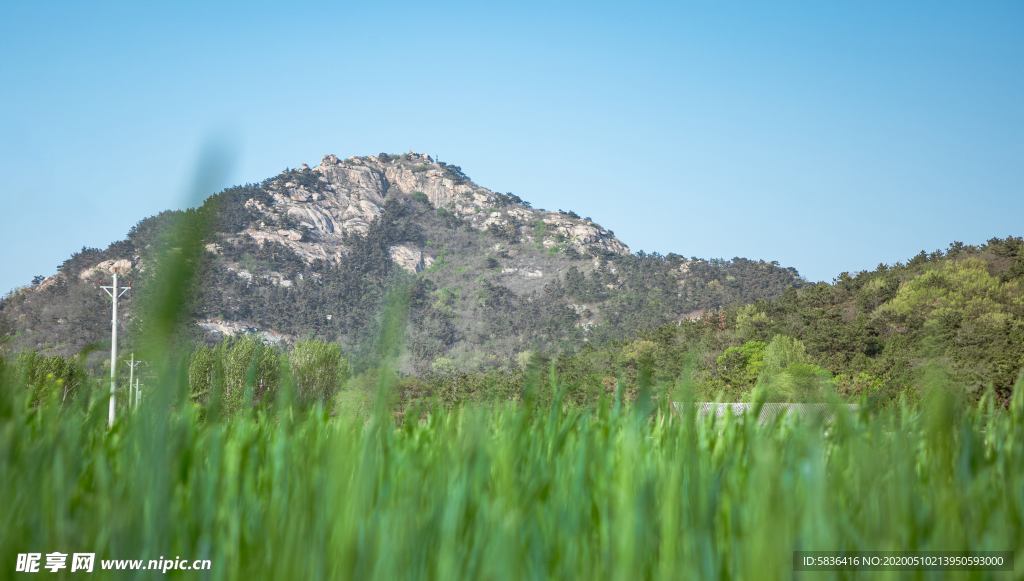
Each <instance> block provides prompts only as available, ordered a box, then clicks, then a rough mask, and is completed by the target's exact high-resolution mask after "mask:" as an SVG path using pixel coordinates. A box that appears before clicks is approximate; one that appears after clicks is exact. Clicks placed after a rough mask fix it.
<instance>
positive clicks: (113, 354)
mask: <svg viewBox="0 0 1024 581" xmlns="http://www.w3.org/2000/svg"><path fill="white" fill-rule="evenodd" d="M100 288H101V289H103V291H104V292H106V293H107V295H109V296H110V298H112V299H113V300H114V310H113V313H112V314H111V316H110V324H111V330H110V413H109V415H108V418H107V427H108V428H111V427H113V426H114V407H115V399H114V395H115V394H116V392H117V375H116V373H117V299H119V298H120V297H121V295H123V294H124V293H126V292H128V291H130V290H131V288H132V283H131V281H129V282H128V286H122V287H118V286H117V268H115V269H114V282H113V285H112V286H103V281H102V280H101V281H100ZM118 291H120V292H118Z"/></svg>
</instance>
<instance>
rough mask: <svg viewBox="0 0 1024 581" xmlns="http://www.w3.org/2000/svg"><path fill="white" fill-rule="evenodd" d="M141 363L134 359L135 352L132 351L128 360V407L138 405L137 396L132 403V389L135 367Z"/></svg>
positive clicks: (133, 387) (133, 386)
mask: <svg viewBox="0 0 1024 581" xmlns="http://www.w3.org/2000/svg"><path fill="white" fill-rule="evenodd" d="M140 363H142V362H141V361H136V360H135V353H132V360H131V361H129V362H128V367H129V368H130V370H129V371H128V407H135V406H138V405H139V398H138V397H136V398H135V405H134V406H133V405H132V390H133V389H135V368H136V367H138V366H139V364H140Z"/></svg>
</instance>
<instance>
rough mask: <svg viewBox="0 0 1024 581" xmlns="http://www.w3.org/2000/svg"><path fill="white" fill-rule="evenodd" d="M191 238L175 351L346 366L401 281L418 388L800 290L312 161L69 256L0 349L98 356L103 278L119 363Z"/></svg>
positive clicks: (407, 180) (450, 193)
mask: <svg viewBox="0 0 1024 581" xmlns="http://www.w3.org/2000/svg"><path fill="white" fill-rule="evenodd" d="M196 228H203V229H204V230H203V232H200V233H198V235H199V236H201V237H202V238H203V240H204V251H203V252H200V253H198V254H197V255H196V256H195V257H194V258H193V259H194V261H195V264H196V267H197V268H198V271H199V276H198V277H197V279H196V283H195V285H194V287H193V288H192V289H191V292H189V293H188V294H187V295H186V296H185V297H182V300H185V301H186V303H185V305H184V308H185V310H186V312H187V313H188V314H189V320H190V321H191V323H190V325H188V326H187V328H184V329H182V337H183V338H185V339H189V340H191V341H194V342H198V343H204V342H213V341H216V340H219V339H221V338H223V337H225V336H232V335H234V336H239V335H244V334H246V333H251V332H259V333H261V334H262V335H263V336H264V337H266V338H269V339H272V340H274V341H278V342H280V344H281V346H282V348H284V349H287V348H288V345H294V344H295V343H296V342H299V341H301V340H304V339H318V340H323V341H327V342H337V343H339V344H340V346H341V349H342V352H343V353H346V354H349V355H351V356H354V357H356V359H357V360H358V358H359V357H360V356H361V355H362V354H364V353H365V352H366V350H367V349H368V347H369V346H370V345H372V340H373V338H374V337H375V336H376V332H377V320H378V316H379V312H380V308H381V300H382V298H383V296H384V294H385V292H386V291H387V289H388V288H391V287H392V286H393V285H394V284H396V283H399V282H401V283H402V284H405V285H408V287H409V288H410V289H411V304H410V309H409V321H410V323H409V327H408V341H407V345H406V347H407V348H406V351H405V356H404V359H403V363H402V369H403V370H404V371H405V372H406V373H413V374H418V375H424V374H427V373H429V372H431V371H432V370H433V369H434V368H435V367H436V366H437V365H440V366H441V367H442V368H446V369H447V368H448V367H452V368H454V369H458V370H460V371H464V372H477V371H485V370H487V369H499V368H507V367H509V366H510V365H511V366H514V365H515V361H516V358H517V356H519V355H521V354H522V353H524V352H527V351H530V352H545V353H566V354H568V353H574V352H576V351H577V350H578V349H580V348H581V347H582V346H584V345H602V344H604V343H606V342H608V341H611V340H616V339H622V338H625V337H628V336H629V335H630V334H632V333H635V332H638V331H640V330H642V329H650V328H655V327H658V326H660V325H664V324H666V323H672V324H674V323H676V322H678V321H681V320H687V318H693V317H697V316H700V313H702V312H703V311H705V310H708V309H719V308H720V307H722V306H724V305H728V304H732V303H749V302H752V301H755V300H766V299H772V298H776V297H779V296H781V295H782V294H783V292H785V291H786V290H787V289H792V288H796V287H800V286H802V284H803V281H802V280H801V279H800V278H799V276H798V274H797V272H796V270H795V269H792V268H788V269H787V268H782V267H780V266H779V265H778V264H777V263H772V262H764V261H754V260H747V259H742V258H734V259H732V260H701V259H698V258H696V257H691V258H685V257H683V256H682V255H679V254H668V255H667V256H662V255H659V254H647V253H644V252H637V253H635V254H634V253H631V252H630V251H629V249H628V248H627V247H626V246H625V245H624V244H622V243H621V242H620V241H618V240H617V239H616V238H615V236H614V232H613V231H611V230H608V229H605V228H604V227H602V226H600V225H598V224H596V223H594V222H593V221H592V220H590V219H589V218H582V217H580V215H579V214H577V213H576V212H572V211H563V210H559V211H557V212H548V211H545V210H540V209H535V208H532V207H531V204H529V203H528V202H525V201H524V200H522V199H521V198H520V197H519V196H516V195H514V194H511V193H498V192H493V191H491V190H487V189H486V188H482V187H480V186H477V185H476V184H474V183H473V182H472V181H470V179H469V177H468V176H467V175H466V174H465V172H463V171H462V169H461V168H459V167H457V166H451V165H447V164H443V163H437V162H434V161H433V160H431V159H430V158H429V157H427V156H423V155H420V154H412V153H410V154H405V155H387V154H380V155H378V156H370V157H365V158H350V159H348V160H340V161H339V160H338V159H337V158H336V157H334V156H324V160H323V162H322V163H321V165H320V166H317V167H316V168H309V167H306V166H302V167H300V168H298V169H288V170H286V171H284V172H282V173H281V174H280V175H278V176H275V177H272V178H270V179H268V180H265V181H264V182H262V183H259V184H248V185H245V186H239V187H233V188H229V189H226V190H224V191H223V192H220V193H218V194H216V195H214V196H211V197H210V198H209V199H207V200H206V202H205V203H204V204H203V205H202V206H201V207H199V208H196V209H190V210H188V211H184V212H182V211H168V212H164V213H162V214H160V215H158V216H154V217H151V218H147V219H145V220H142V221H141V222H139V223H138V225H136V226H135V227H134V228H132V230H131V231H130V232H129V233H128V236H127V237H126V239H124V240H120V241H117V242H115V243H113V244H111V245H110V246H109V247H108V248H106V249H105V250H99V249H90V248H83V249H82V250H81V251H79V252H77V253H75V254H74V255H73V256H72V257H71V258H69V259H68V260H67V261H65V262H64V263H63V264H62V265H60V266H59V268H58V273H57V274H56V275H53V276H49V277H44V276H40V277H37V279H36V280H35V281H34V282H33V285H32V286H27V287H24V288H21V289H17V290H16V291H14V292H12V293H11V294H9V295H8V296H6V297H5V298H4V299H2V301H0V334H2V335H3V336H4V339H3V341H2V347H3V349H4V350H5V351H7V352H8V353H14V352H18V351H21V350H23V349H33V350H35V351H36V352H38V353H40V354H47V355H49V354H60V355H72V354H75V353H78V352H80V351H81V350H82V349H85V348H87V347H88V346H90V345H95V344H101V343H102V342H103V341H105V340H106V339H107V337H108V336H109V303H108V300H107V298H106V296H105V295H104V294H103V292H102V291H101V290H99V288H98V287H99V283H100V281H101V280H104V279H106V280H109V279H110V276H111V274H112V272H113V270H114V269H115V268H118V269H119V272H120V273H121V274H122V276H123V277H124V278H127V279H129V280H131V281H132V285H133V290H132V291H131V292H130V293H129V294H128V295H126V297H125V298H124V300H123V302H122V306H121V310H122V315H123V316H122V320H123V321H125V322H126V323H127V324H126V325H124V328H125V329H126V331H125V333H126V334H125V336H124V337H123V338H122V340H121V341H122V345H124V346H125V348H126V349H131V348H133V347H134V345H135V341H136V338H137V337H138V336H139V331H140V329H138V324H139V321H140V318H139V317H137V316H136V314H137V312H136V311H138V309H139V308H142V305H145V304H146V302H147V301H148V300H151V298H152V296H153V293H154V292H155V291H154V289H152V288H150V286H149V284H148V283H149V281H151V280H152V278H153V276H154V274H155V272H156V271H157V270H158V269H159V268H160V265H159V258H158V257H160V256H161V255H162V253H165V252H167V251H168V250H170V251H172V252H173V251H176V250H177V249H179V248H180V246H181V243H180V242H179V241H180V240H183V239H187V238H189V236H192V235H193V234H195V232H193V230H194V229H196Z"/></svg>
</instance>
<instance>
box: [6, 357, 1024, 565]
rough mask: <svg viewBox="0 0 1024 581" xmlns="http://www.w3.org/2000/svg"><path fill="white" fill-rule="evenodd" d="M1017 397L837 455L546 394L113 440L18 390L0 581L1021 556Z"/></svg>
mask: <svg viewBox="0 0 1024 581" xmlns="http://www.w3.org/2000/svg"><path fill="white" fill-rule="evenodd" d="M383 376H384V375H382V377H383ZM8 377H10V376H9V375H8ZM381 385H382V389H387V385H386V381H382V384H381ZM1021 388H1022V386H1021V385H1020V384H1018V389H1017V392H1016V395H1015V399H1014V402H1013V404H1012V406H1011V409H1010V410H1009V411H1006V410H1000V409H998V408H995V409H993V408H992V407H991V406H989V405H988V402H985V403H983V405H982V406H980V407H978V408H976V409H973V410H971V409H956V408H954V407H953V404H951V403H949V401H947V400H945V399H943V398H941V397H934V398H932V401H931V402H930V403H929V404H928V405H927V406H926V407H924V408H922V409H921V410H913V409H904V410H902V413H901V414H900V415H899V419H896V416H894V415H884V416H880V417H875V418H872V417H870V415H869V414H867V413H864V414H862V415H861V416H858V417H843V418H841V419H840V420H839V422H838V423H837V424H836V425H834V426H833V427H832V428H831V429H830V430H828V432H827V434H826V433H825V432H824V431H823V430H822V429H821V428H820V427H818V428H816V427H814V426H800V425H797V424H794V423H790V422H783V423H779V424H776V425H771V426H765V427H758V426H756V425H755V423H754V422H746V423H741V422H736V421H731V420H729V421H724V422H720V423H718V424H710V423H699V422H695V421H693V419H692V418H676V417H674V416H673V415H671V414H667V415H664V412H665V410H664V409H663V410H653V412H654V413H644V412H640V411H638V410H642V409H644V407H645V406H644V404H643V403H642V402H643V399H642V398H641V400H640V402H639V403H636V404H633V405H632V407H631V409H629V410H628V411H627V410H626V408H625V407H621V406H619V405H616V404H615V403H614V402H613V401H609V400H603V401H602V402H601V403H600V404H599V405H598V406H597V407H596V408H595V409H592V410H589V411H583V410H578V409H573V408H567V407H566V406H565V405H563V404H561V403H560V402H559V401H557V400H556V401H555V402H554V405H552V406H550V407H549V408H548V409H538V408H535V407H533V406H532V405H531V404H530V403H529V402H530V396H529V392H528V393H527V395H526V403H522V404H505V405H502V404H499V405H494V406H486V407H479V408H457V409H452V410H444V409H438V410H437V411H436V412H435V413H430V414H427V413H424V414H423V415H422V416H421V417H422V421H419V422H416V421H407V422H405V423H404V424H399V425H396V424H393V423H392V420H391V415H390V414H389V413H388V410H386V409H384V408H383V407H381V406H378V408H377V412H376V413H375V415H374V417H373V418H372V419H371V420H369V421H368V422H366V421H353V420H352V419H350V417H349V416H346V415H339V416H336V417H330V416H329V415H328V414H325V413H323V412H321V411H319V410H318V409H317V408H314V409H312V410H307V411H305V412H303V411H300V410H299V409H298V408H296V407H295V406H293V405H290V404H288V403H287V401H289V398H288V397H283V398H281V399H280V400H279V401H278V402H277V403H276V404H275V406H276V407H274V408H271V409H264V410H262V411H259V412H253V413H249V414H242V415H239V416H235V417H234V418H233V419H231V420H222V421H212V420H210V419H209V418H207V420H206V421H201V419H200V415H201V413H200V412H201V410H200V408H198V407H197V406H194V405H191V404H186V403H184V401H185V399H184V398H183V397H178V398H177V399H175V398H168V399H165V400H163V401H162V402H160V401H157V400H159V397H154V400H153V401H150V402H149V404H148V405H146V406H144V407H143V408H142V409H141V411H140V412H139V413H137V414H128V415H125V416H123V417H122V419H121V420H120V421H119V422H118V423H117V424H116V425H115V427H114V429H113V430H111V431H109V432H108V431H107V430H106V428H105V417H106V406H105V399H104V397H103V391H102V387H98V388H97V389H96V390H95V391H94V392H93V396H91V397H85V396H83V397H80V398H79V399H77V400H74V401H73V402H71V403H68V402H63V405H62V402H60V401H59V399H58V398H52V399H51V400H49V402H44V403H43V404H42V405H40V406H38V407H30V406H29V405H28V403H27V401H26V398H25V397H24V393H23V391H22V390H21V389H20V388H19V387H18V386H17V385H16V383H15V382H12V381H11V380H10V379H8V380H7V381H6V383H5V384H4V385H3V386H2V393H3V400H2V406H0V414H2V415H0V417H2V424H0V463H2V464H0V465H2V466H3V467H4V470H3V471H2V472H0V506H3V507H4V509H3V511H2V512H0V519H2V526H0V562H2V563H3V564H4V565H3V566H4V567H5V571H11V570H12V569H11V568H12V567H13V563H14V561H15V556H16V554H17V553H21V552H30V551H32V552H43V553H46V552H50V551H55V550H59V551H62V552H76V551H77V552H83V551H88V552H96V553H97V560H99V559H104V558H123V559H127V558H132V559H150V558H152V559H156V558H159V557H160V556H164V557H168V556H181V557H187V558H189V559H197V558H208V559H211V560H212V562H213V569H212V571H211V573H210V578H217V579H245V580H252V579H264V578H266V579H329V578H330V579H570V578H579V579H594V578H614V579H630V580H632V579H693V578H708V579H710V578H715V579H726V578H728V579H782V578H785V579H791V578H793V576H792V575H793V574H792V572H791V571H790V563H791V559H792V551H793V550H797V549H800V550H840V549H849V550H897V549H899V550H1015V551H1017V555H1018V557H1019V556H1020V555H1021V550H1022V549H1024V537H1022V535H1021V523H1022V520H1024V486H1022V483H1024V479H1022V473H1021V471H1022V470H1024V446H1022V445H1021V443H1022V442H1024V397H1022V393H1021V391H1022V389H1021ZM935 389H936V391H941V388H940V387H937V388H935ZM161 410H164V411H161ZM171 410H176V411H171ZM418 415H419V414H418V413H416V412H407V413H406V417H407V418H413V417H417V416H418ZM1019 567H1020V565H1018V570H1019ZM65 573H67V571H65ZM170 574H171V575H172V576H173V575H174V574H175V573H174V572H171V573H170ZM177 574H178V576H181V577H189V578H202V576H201V575H199V574H197V573H194V572H189V573H185V572H178V573H177ZM817 575H820V576H821V578H829V577H830V576H829V575H826V574H817ZM837 575H838V574H837ZM869 575H870V576H871V578H872V579H875V578H886V577H885V576H886V574H885V573H870V574H866V575H864V578H868V576H869ZM988 575H989V576H991V577H993V578H996V577H997V575H993V574H988ZM897 576H898V574H891V575H890V576H889V578H896V577H897ZM977 577H978V578H983V577H984V575H978V576H977ZM1011 577H1012V574H1004V578H1011Z"/></svg>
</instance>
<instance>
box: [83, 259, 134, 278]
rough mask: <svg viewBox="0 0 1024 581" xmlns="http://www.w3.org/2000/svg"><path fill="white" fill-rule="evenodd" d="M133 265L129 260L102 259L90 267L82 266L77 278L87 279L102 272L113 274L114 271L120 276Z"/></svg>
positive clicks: (129, 270) (128, 271)
mask: <svg viewBox="0 0 1024 581" xmlns="http://www.w3.org/2000/svg"><path fill="white" fill-rule="evenodd" d="M133 266H134V265H133V264H132V261H130V260H125V259H121V260H104V261H103V262H101V263H99V264H97V265H96V266H93V267H92V268H83V269H82V272H80V273H78V278H79V279H81V280H88V279H90V278H93V277H97V276H102V275H104V274H114V273H115V272H116V273H117V275H118V276H122V275H125V274H128V273H130V272H131V271H132V268H133Z"/></svg>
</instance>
